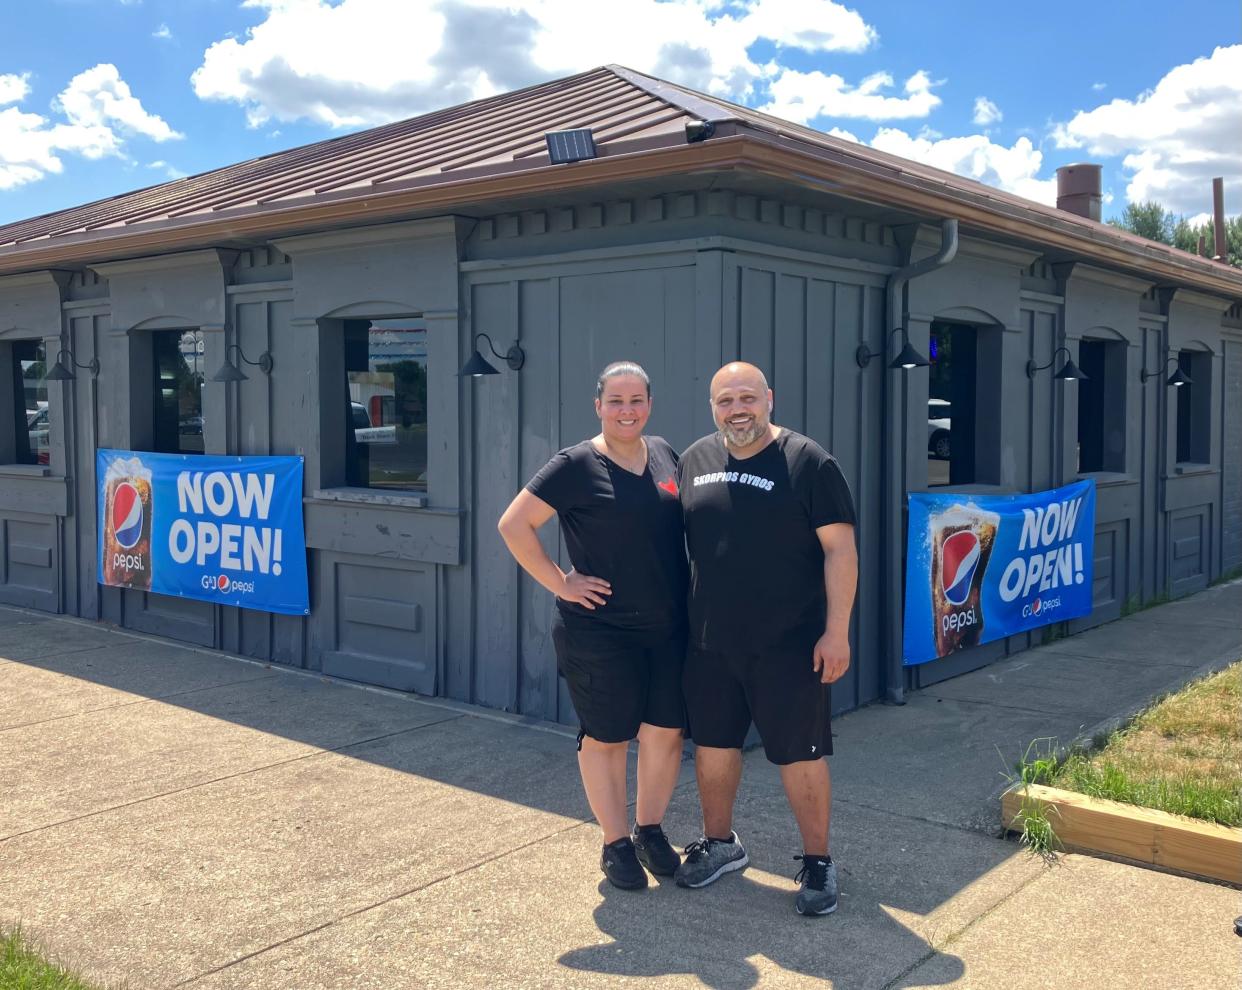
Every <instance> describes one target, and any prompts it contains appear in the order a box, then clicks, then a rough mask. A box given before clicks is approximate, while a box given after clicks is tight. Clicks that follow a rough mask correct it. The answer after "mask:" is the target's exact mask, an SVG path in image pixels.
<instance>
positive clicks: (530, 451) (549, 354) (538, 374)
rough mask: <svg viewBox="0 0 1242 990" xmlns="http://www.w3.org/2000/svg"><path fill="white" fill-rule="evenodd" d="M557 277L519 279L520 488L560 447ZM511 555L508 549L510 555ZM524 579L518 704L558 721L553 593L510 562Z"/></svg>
mask: <svg viewBox="0 0 1242 990" xmlns="http://www.w3.org/2000/svg"><path fill="white" fill-rule="evenodd" d="M556 288H557V286H556V282H555V281H553V280H551V279H539V280H530V281H525V282H521V283H517V290H518V292H519V294H520V298H519V321H520V329H521V339H522V346H523V347H524V348H525V349H526V365H525V366H524V367H523V368H522V371H521V375H520V378H521V381H520V387H521V412H520V423H521V457H520V462H519V466H518V473H517V477H516V484H515V486H514V490H513V492H510V493H509V497H510V498H512V496H513V494H514V493H516V491H517V489H518V488H519V487H520V486H521V485H524V484H525V483H526V481H527V480H528V479H529V478H531V477H532V476H533V475H534V474H535V472H536V471H538V470H539V469H540V468H541V467H543V465H544V464H546V463H547V461H548V458H549V457H551V456H552V455H553V454H554V453H555V452H556V448H554V447H553V443H554V438H555V437H556V436H557V433H558V431H557V430H556V429H555V424H554V420H555V418H556V416H557V388H556V368H557V352H558V350H559V347H558V346H556V344H555V343H554V338H555V337H556V335H557V334H556V325H555V316H556V312H557V309H556ZM539 539H540V542H541V543H542V544H543V548H544V550H545V551H546V552H547V553H548V555H549V556H551V557H552V558H553V559H555V558H556V556H557V548H556V526H555V524H554V523H550V524H549V525H547V526H544V527H543V528H542V530H541V531H540V533H539ZM505 556H506V557H508V554H507V553H506V554H505ZM508 566H509V568H510V569H511V570H512V571H513V572H514V574H516V576H517V580H518V613H517V622H518V630H517V632H518V635H517V651H518V657H519V662H520V681H519V685H518V709H519V711H521V712H523V713H525V714H527V715H534V716H536V717H538V718H544V719H548V720H550V721H554V720H555V719H556V717H557V714H558V711H557V709H558V707H559V704H558V702H559V698H558V685H557V674H556V659H555V656H554V654H553V651H552V601H551V597H552V596H551V595H549V594H548V592H547V591H546V590H545V589H544V588H543V587H542V586H541V585H540V584H539V582H538V581H535V580H534V579H533V578H531V577H530V575H528V574H527V573H526V572H525V571H523V570H522V569H521V568H520V567H518V566H517V564H516V563H514V562H513V561H512V560H510V561H508Z"/></svg>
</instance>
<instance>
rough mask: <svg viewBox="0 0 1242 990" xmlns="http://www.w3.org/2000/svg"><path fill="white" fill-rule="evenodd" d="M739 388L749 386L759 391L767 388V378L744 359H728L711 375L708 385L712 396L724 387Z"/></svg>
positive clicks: (764, 390)
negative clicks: (728, 360) (726, 362)
mask: <svg viewBox="0 0 1242 990" xmlns="http://www.w3.org/2000/svg"><path fill="white" fill-rule="evenodd" d="M726 385H727V386H728V387H730V388H741V387H743V386H750V387H751V388H755V389H758V390H759V391H761V392H766V391H767V390H768V379H767V377H766V376H765V375H764V374H763V372H762V371H760V370H759V368H757V367H756V366H755V365H753V364H750V363H748V362H746V361H730V362H729V363H728V364H726V365H725V366H724V367H723V368H721V369H720V370H719V371H717V372H716V373H715V374H714V375H712V383H711V385H710V386H709V387H708V391H709V392H710V394H711V397H712V398H715V396H716V392H717V391H718V390H719V389H721V388H724V387H726Z"/></svg>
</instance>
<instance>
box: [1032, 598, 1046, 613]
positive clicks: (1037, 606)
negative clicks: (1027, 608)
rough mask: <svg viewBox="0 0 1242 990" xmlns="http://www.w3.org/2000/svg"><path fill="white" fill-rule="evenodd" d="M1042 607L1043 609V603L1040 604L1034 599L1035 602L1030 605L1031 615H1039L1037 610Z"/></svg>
mask: <svg viewBox="0 0 1242 990" xmlns="http://www.w3.org/2000/svg"><path fill="white" fill-rule="evenodd" d="M1043 607H1044V603H1043V602H1041V601H1040V600H1039V599H1038V598H1036V599H1035V601H1033V602H1032V603H1031V614H1032V615H1039V610H1040V609H1041V608H1043Z"/></svg>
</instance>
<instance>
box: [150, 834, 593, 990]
mask: <svg viewBox="0 0 1242 990" xmlns="http://www.w3.org/2000/svg"><path fill="white" fill-rule="evenodd" d="M594 824H595V819H594V818H585V819H582V820H580V821H576V822H574V823H573V824H572V825H566V826H565V827H564V828H558V829H556V830H555V831H552V832H548V833H547V834H546V835H541V836H539V837H537V838H535V839H532V840H531V841H530V842H527V843H524V844H523V845H520V846H511V847H510V848H508V849H503V850H500V851H499V852H497V853H495V854H494V855H492V856H488V857H487V858H486V859H481V860H479V861H478V862H476V863H471V864H470V865H469V866H463V867H462V868H461V869H459V870H453V871H452V872H449V873H446V874H444V876H441V877H436V878H435V879H433V880H428V881H427V882H426V883H423V884H419V885H418V886H417V887H411V888H410V889H409V890H403V891H400V892H399V893H396V894H392V895H391V896H389V897H385V898H384V899H383V900H379V901H376V902H375V903H374V904H368V905H365V906H364V907H360V908H355V909H354V910H352V911H346V912H345V913H344V914H342V915H339V916H337V917H335V918H329V919H328V920H327V921H325V922H323V923H322V924H319V925H315V926H314V927H313V928H308V929H307V930H306V931H304V932H298V933H297V934H295V935H290V936H288V937H287V938H282V939H280V940H279V941H276V942H273V943H272V944H271V945H267V946H264V947H263V948H262V949H255V950H254V951H253V952H247V953H246V954H245V955H242V956H238V957H237V958H236V959H232V960H230V961H229V962H226V963H223V964H222V965H220V966H216V967H214V968H213V969H208V970H204V971H203V972H202V973H196V974H195V975H194V976H191V977H189V978H188V979H185V980H182V981H181V982H180V983H174V984H173V985H172V986H173V990H175V988H177V987H185V986H189V985H190V984H192V983H196V982H197V981H199V980H201V979H204V978H206V977H208V976H215V975H216V974H217V973H222V972H224V970H226V969H231V968H232V967H234V966H237V965H238V964H240V963H244V962H247V961H248V960H251V959H254V958H255V957H257V956H261V955H264V954H265V953H268V952H271V951H272V950H273V949H279V948H281V947H282V946H285V945H288V944H290V943H291V942H296V941H298V940H299V939H303V938H307V937H308V936H310V935H315V934H317V933H318V932H322V931H324V930H325V929H328V928H331V927H333V926H334V925H339V924H341V923H342V922H344V921H349V920H350V919H351V918H356V917H358V916H359V915H363V914H366V913H368V912H369V911H374V910H375V909H376V908H381V907H384V906H386V905H388V904H392V903H393V902H394V901H399V900H401V899H402V898H403V897H410V896H411V895H413V894H419V893H422V892H423V891H424V890H429V889H431V888H432V887H436V886H439V885H440V884H442V883H444V882H445V881H447V880H453V879H455V878H457V877H459V876H463V875H464V874H466V873H471V872H473V871H474V870H478V869H482V868H483V867H484V866H487V865H488V864H489V863H494V862H495V861H496V860H498V859H503V858H504V857H506V856H512V855H513V854H514V853H519V852H522V851H523V850H524V849H529V848H530V847H531V846H534V845H538V844H539V843H540V842H546V841H547V840H548V839H555V838H556V837H557V836H560V835H564V834H565V833H566V832H572V831H573V830H574V829H578V828H582V827H583V826H584V825H594Z"/></svg>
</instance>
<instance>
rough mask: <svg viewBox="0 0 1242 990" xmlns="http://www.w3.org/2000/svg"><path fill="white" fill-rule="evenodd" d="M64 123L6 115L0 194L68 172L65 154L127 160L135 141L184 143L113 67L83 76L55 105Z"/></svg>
mask: <svg viewBox="0 0 1242 990" xmlns="http://www.w3.org/2000/svg"><path fill="white" fill-rule="evenodd" d="M52 109H53V110H54V111H56V112H58V113H59V114H60V115H61V116H62V118H63V119H61V120H55V121H53V120H50V119H49V118H47V117H45V116H43V115H41V114H37V113H25V112H23V111H22V110H19V109H18V108H17V107H15V106H14V107H5V108H4V109H3V110H0V189H12V188H14V187H16V186H20V185H24V184H26V183H28V182H34V181H36V180H38V179H41V178H43V176H44V175H46V174H48V173H59V172H61V171H63V170H64V162H63V161H62V159H61V154H63V153H66V152H68V153H71V154H77V155H82V156H83V157H85V158H102V157H104V156H105V155H121V154H122V151H123V149H124V145H125V140H126V139H127V138H128V137H131V136H141V137H147V138H150V139H152V140H154V141H167V140H170V139H172V138H178V137H181V135H180V134H178V133H177V132H176V131H174V130H173V129H172V128H170V127H169V126H168V124H167V123H165V122H164V121H163V120H162V119H161V118H160V117H158V116H155V115H154V114H150V113H148V112H147V111H146V110H145V109H144V108H143V106H142V104H141V103H140V102H139V101H138V99H137V98H136V97H135V96H134V95H133V94H132V93H131V92H130V89H129V86H128V85H126V83H125V81H124V80H123V79H121V77H120V73H118V72H117V69H116V66H114V65H109V64H107V63H104V64H101V65H97V66H95V67H94V68H92V69H88V70H87V71H85V72H82V73H79V74H78V75H76V76H74V77H73V79H71V80H70V81H69V85H68V86H66V87H65V89H64V90H63V91H62V92H61V94H60V95H59V96H58V97H57V98H56V99H55V100H54V101H53V103H52Z"/></svg>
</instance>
